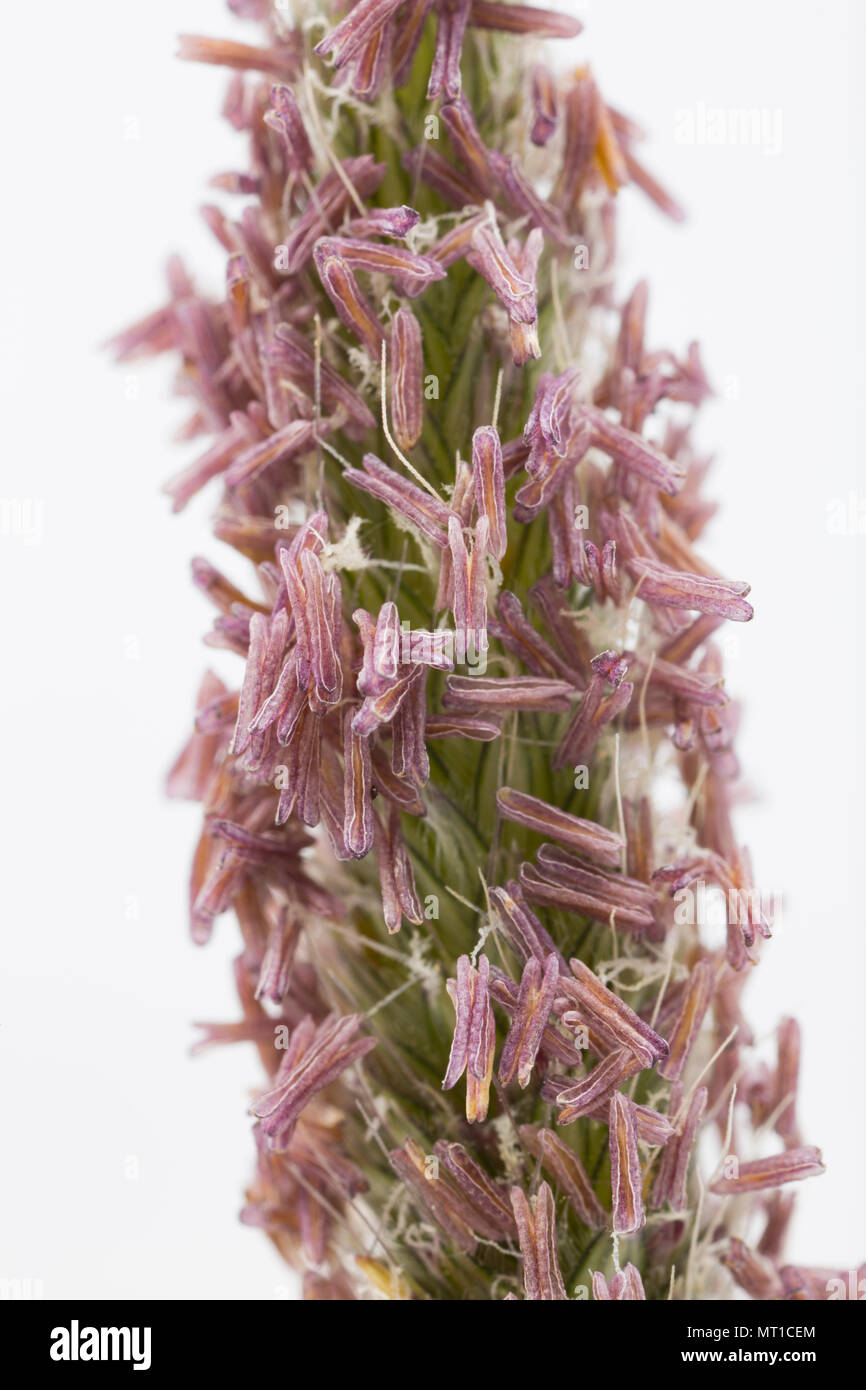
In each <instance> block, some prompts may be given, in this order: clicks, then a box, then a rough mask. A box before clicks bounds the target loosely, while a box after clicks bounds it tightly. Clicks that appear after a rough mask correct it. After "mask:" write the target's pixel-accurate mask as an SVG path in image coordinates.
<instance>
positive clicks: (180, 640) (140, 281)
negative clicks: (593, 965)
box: [0, 0, 866, 1298]
mask: <svg viewBox="0 0 866 1390" xmlns="http://www.w3.org/2000/svg"><path fill="white" fill-rule="evenodd" d="M568 8H572V6H570V5H569V6H568ZM573 8H574V10H575V11H576V12H577V13H578V14H580V15H581V16H582V17H583V18H584V19H585V20H586V22H587V28H586V32H585V34H584V35H583V36H581V38H579V39H578V40H577V41H576V42H575V44H574V45H573V46H571V47H570V50H568V59H569V61H570V62H575V63H576V62H578V61H585V60H586V59H587V58H588V59H589V61H591V63H592V65H593V67H594V70H595V73H596V76H597V78H598V80H599V82H600V85H601V88H602V91H603V92H604V94H605V95H606V97H607V98H608V100H610V101H611V102H613V103H614V104H617V105H619V106H620V107H621V108H624V109H625V110H627V111H629V112H630V113H632V114H634V115H636V116H637V117H639V118H640V119H641V121H642V122H644V123H645V124H646V126H647V128H648V129H649V130H650V132H651V137H652V138H651V142H650V143H649V144H648V146H647V150H646V159H647V162H648V164H650V166H651V167H652V168H653V169H654V171H655V172H656V173H657V174H658V175H659V176H661V177H662V178H663V179H664V181H665V182H666V183H667V184H668V185H669V186H670V187H671V188H672V189H674V190H675V191H676V192H677V193H678V195H679V196H681V198H682V199H683V201H684V202H685V203H686V204H687V206H688V208H689V211H690V214H691V216H690V221H689V223H688V225H687V226H686V227H685V228H677V227H673V226H672V225H670V224H668V223H667V222H665V221H664V220H663V219H662V218H661V217H660V216H659V215H658V214H656V213H655V212H654V211H653V210H652V209H651V208H648V207H647V206H646V205H645V203H644V201H643V199H642V198H641V197H640V195H638V194H636V193H632V194H626V195H625V196H624V198H623V204H624V211H623V218H624V222H623V237H622V251H623V255H624V262H623V272H622V274H623V279H622V282H621V284H622V288H623V289H626V288H628V287H629V286H630V284H631V283H632V281H633V280H634V279H636V278H637V277H638V276H639V275H643V274H646V275H648V276H649V278H650V279H651V282H652V286H653V295H652V312H651V334H650V336H651V339H652V341H653V342H654V343H655V344H657V345H659V346H661V345H670V346H673V347H677V348H679V347H683V346H685V344H686V342H687V341H688V340H689V339H690V338H692V337H698V338H699V339H700V340H701V341H702V343H703V344H704V347H705V352H706V361H707V364H708V367H709V370H710V373H711V376H712V377H713V379H714V380H715V382H716V384H717V386H719V388H720V396H719V399H718V401H717V402H716V403H715V404H714V405H713V406H712V407H711V408H710V410H708V411H707V417H706V420H705V422H704V427H703V435H702V439H703V441H704V442H705V443H706V444H707V445H708V446H710V445H712V446H713V447H717V448H718V453H719V462H718V464H717V466H716V468H715V469H714V471H713V473H712V477H711V491H712V492H713V494H714V495H716V496H718V497H719V498H720V500H721V502H722V504H723V508H722V512H721V515H720V518H719V519H718V521H717V522H716V523H714V525H713V529H712V532H711V535H710V544H709V553H710V556H711V558H712V559H713V560H714V561H715V562H716V563H718V564H719V565H720V567H722V568H723V569H724V570H725V572H726V573H728V574H730V575H731V576H732V577H735V578H748V579H749V580H750V581H751V582H752V585H753V595H752V597H753V599H754V602H755V605H756V609H757V618H756V621H755V622H754V623H753V624H752V625H751V626H750V627H749V628H748V629H745V630H743V629H738V634H737V635H738V636H739V638H740V643H739V650H738V652H736V653H734V656H733V659H729V663H728V667H729V679H728V683H729V687H730V688H731V689H732V690H733V691H734V693H735V694H737V695H738V696H741V697H743V698H744V699H745V702H746V705H747V715H746V719H745V723H744V726H743V729H742V734H741V738H740V744H739V747H740V752H741V755H742V760H743V763H744V765H745V767H746V769H747V772H748V777H749V781H750V783H751V784H752V786H753V787H754V789H755V790H756V792H758V793H760V796H761V798H762V799H761V800H760V801H759V802H757V803H756V804H754V805H752V806H750V807H748V808H746V809H744V811H743V813H742V814H741V817H740V821H739V825H740V827H741V831H742V834H743V837H744V838H747V839H748V841H749V843H750V845H751V847H752V850H753V854H754V857H755V862H756V867H757V872H758V879H759V882H760V883H761V884H762V886H763V887H764V888H765V889H766V890H767V891H768V892H774V891H780V890H784V892H785V902H786V912H785V918H784V928H783V931H782V933H781V935H780V937H779V939H778V940H777V941H776V942H774V943H773V944H772V945H771V947H770V949H769V950H768V951H767V952H766V954H765V958H764V963H763V964H762V967H761V970H760V971H759V972H758V974H757V976H756V978H755V980H754V983H753V985H752V987H751V991H750V995H749V999H750V1009H751V1014H752V1017H753V1018H754V1020H755V1022H756V1025H757V1028H758V1031H759V1032H760V1033H761V1034H762V1035H763V1034H768V1033H769V1030H770V1029H771V1027H772V1025H773V1023H774V1021H775V1019H776V1018H777V1017H778V1015H779V1014H780V1013H782V1012H794V1013H796V1014H797V1015H798V1016H799V1017H800V1019H801V1020H802V1023H803V1025H804V1029H805V1036H806V1054H805V1064H804V1075H803V1082H802V1099H801V1113H802V1115H803V1117H804V1127H805V1131H806V1138H807V1139H808V1140H809V1141H812V1142H816V1143H821V1144H822V1145H823V1149H824V1154H825V1158H826V1161H827V1163H828V1168H829V1172H828V1173H827V1175H826V1176H824V1177H822V1178H821V1179H819V1180H817V1181H814V1182H812V1183H810V1184H808V1185H807V1186H806V1187H805V1188H804V1189H802V1199H801V1204H800V1215H799V1218H798V1222H797V1226H796V1230H795V1233H794V1239H793V1242H792V1246H791V1256H792V1257H793V1258H795V1259H797V1260H799V1261H802V1262H813V1263H818V1264H822V1265H836V1266H842V1267H845V1268H847V1267H850V1266H851V1265H852V1264H855V1263H858V1262H859V1261H860V1260H861V1259H862V1258H863V1257H864V1256H866V1222H864V1201H863V1154H864V1137H866V1136H864V1089H866V1087H864V1068H866V1058H864V1055H863V1050H862V1043H861V1039H862V1015H861V1007H862V1006H861V1000H862V996H863V988H864V975H866V971H864V918H863V907H862V892H861V882H860V869H861V864H862V857H863V853H864V789H863V788H864V773H866V759H864V756H863V754H864V749H863V736H862V724H861V720H860V718H859V717H858V715H859V710H860V708H861V707H862V704H863V672H862V666H861V669H860V671H859V676H858V664H857V663H858V650H859V653H862V644H863V635H864V634H863V627H862V607H861V610H860V613H859V622H860V626H859V630H858V607H857V583H858V577H859V582H860V586H861V587H860V597H861V603H862V594H863V555H864V547H866V536H858V535H856V534H847V535H834V534H830V533H828V531H827V526H826V521H827V508H828V504H831V503H832V501H833V499H847V497H848V494H849V493H851V492H853V493H855V494H857V493H859V496H860V498H861V500H862V499H864V498H866V480H864V475H863V466H862V446H863V405H862V397H863V328H862V325H863V320H864V295H863V279H862V261H861V259H860V248H861V247H862V246H863V245H864V242H866V238H864V232H866V227H864V216H863V203H862V195H863V166H864V159H863V156H864V132H866V120H864V111H863V95H862V86H861V84H860V83H859V81H857V80H855V73H857V74H859V71H860V70H861V69H862V63H863V57H864V43H863V6H862V5H859V4H855V3H851V4H850V5H848V4H845V3H843V0H832V3H826V2H825V3H824V4H823V5H822V6H821V7H819V8H816V7H815V6H814V5H812V4H808V5H807V4H805V3H802V0H725V3H724V4H716V3H702V4H700V5H696V4H694V0H654V3H652V4H647V3H646V0H590V3H588V4H584V5H582V6H574V7H573ZM10 31H11V32H10ZM177 31H188V32H199V33H210V34H230V33H237V32H240V33H242V34H244V33H245V34H247V35H249V34H250V32H251V31H250V30H249V29H248V28H247V26H241V25H239V24H238V22H237V21H235V20H234V19H233V17H232V16H230V15H228V14H227V13H225V12H224V10H223V7H222V5H221V4H219V3H218V0H171V3H169V2H168V0H159V2H158V3H157V2H156V0H152V3H150V4H149V5H136V6H126V5H124V6H120V5H117V4H114V3H108V0H91V3H90V4H88V5H86V6H78V5H69V4H67V3H59V0H51V2H50V3H46V4H41V5H38V6H35V5H27V6H18V7H15V8H14V9H13V11H12V12H11V13H10V15H9V16H7V32H9V33H10V42H9V44H8V48H7V53H8V54H9V55H10V63H9V67H8V68H7V71H6V74H5V77H4V82H3V84H2V91H0V100H2V104H3V111H2V124H0V128H2V130H3V132H4V136H5V144H6V148H5V153H4V159H3V165H2V171H3V185H4V191H5V195H6V196H5V199H4V203H5V214H4V218H3V223H2V226H3V241H4V252H3V266H4V277H3V309H4V313H3V334H2V339H3V341H2V351H3V369H2V373H0V380H2V384H3V390H4V397H5V398H4V403H3V406H4V408H3V476H2V485H0V496H2V497H4V498H6V499H31V500H33V501H35V502H37V503H41V504H42V506H43V509H44V511H43V523H42V535H41V538H40V541H39V543H36V544H30V543H28V542H27V540H26V538H25V537H24V536H22V535H16V534H4V535H2V536H0V583H2V594H3V604H2V610H3V611H2V619H0V621H2V636H0V651H2V653H3V658H4V661H5V672H4V680H3V684H2V696H3V717H2V724H0V727H2V731H3V733H2V737H3V757H2V808H3V817H4V825H3V833H2V845H3V850H4V872H3V879H2V886H3V894H2V897H3V904H2V906H3V924H4V935H5V944H4V950H3V980H2V994H0V1054H2V1055H0V1065H2V1075H3V1082H2V1086H3V1102H2V1103H3V1118H4V1142H3V1144H2V1148H0V1155H2V1171H0V1207H2V1211H0V1277H3V1278H15V1277H17V1278H21V1279H27V1278H30V1279H34V1280H36V1279H38V1280H41V1281H42V1289H43V1292H44V1294H45V1296H46V1297H65V1296H81V1297H101V1296H116V1297H121V1298H129V1297H139V1296H141V1297H145V1296H151V1297H153V1296H156V1297H165V1298H189V1297H205V1298H212V1297H223V1298H274V1297H285V1296H287V1294H288V1292H289V1290H290V1289H291V1288H292V1287H293V1284H292V1281H291V1278H290V1276H288V1275H287V1274H286V1272H285V1270H284V1268H283V1266H282V1265H281V1263H280V1262H279V1261H278V1259H277V1258H276V1256H275V1255H273V1254H272V1253H271V1251H270V1248H269V1246H268V1244H267V1242H266V1241H265V1240H264V1238H263V1237H262V1236H261V1235H260V1234H258V1233H257V1232H254V1231H249V1230H246V1229H244V1228H242V1227H240V1226H239V1225H238V1224H237V1223H236V1219H235V1215H236V1211H237V1209H238V1207H239V1205H240V1203H241V1200H242V1189H243V1185H244V1182H245V1180H246V1179H247V1177H248V1175H249V1172H250V1169H251V1160H252V1145H251V1142H250V1137H249V1133H248V1129H249V1121H248V1119H247V1118H246V1116H245V1108H246V1103H247V1096H248V1091H247V1087H248V1086H249V1085H250V1084H251V1083H254V1082H255V1080H256V1079H257V1076H258V1064H257V1059H256V1057H255V1056H254V1054H253V1053H252V1051H251V1050H249V1051H248V1050H246V1049H237V1050H233V1049H225V1050H220V1051H214V1052H212V1053H210V1054H208V1055H207V1056H205V1057H204V1058H201V1059H199V1060H197V1061H191V1060H189V1058H188V1056H187V1049H188V1046H189V1043H190V1041H191V1038H192V1030H191V1027H190V1021H191V1019H193V1018H203V1019H226V1018H231V1017H234V1016H235V1014H234V1005H233V1002H232V990H231V980H230V961H231V957H232V954H233V951H234V949H235V940H234V938H233V928H232V926H231V924H230V922H229V920H228V919H224V920H223V921H222V922H221V923H220V924H219V926H218V929H217V934H216V939H215V941H214V942H213V943H212V945H211V946H210V947H209V948H208V949H206V950H204V951H202V950H196V949H195V948H193V947H192V946H191V945H190V944H188V941H187V937H186V925H185V919H184V911H183V907H184V893H185V883H186V873H187V862H188V857H189V852H190V849H191V846H192V843H193V837H194V834H195V828H196V824H197V814H198V813H197V810H196V809H195V808H191V807H186V806H181V805H177V804H173V803H168V804H167V803H166V802H165V801H164V799H163V795H162V790H161V779H162V775H163V772H164V769H165V768H166V766H167V764H168V763H169V762H170V760H171V757H172V756H173V753H174V751H175V749H176V747H177V746H178V744H179V742H180V740H181V739H182V737H183V736H184V735H185V732H186V730H187V727H188V723H189V716H190V711H191V708H192V703H193V698H194V694H195V689H196V686H197V682H198V679H199V674H200V672H201V670H202V668H203V666H204V664H205V662H206V661H207V660H208V659H209V658H210V659H211V660H212V659H213V654H210V653H208V652H206V651H205V650H204V649H203V648H202V647H201V645H200V637H201V634H202V633H203V631H204V629H205V627H206V626H207V625H209V621H210V615H209V613H208V610H207V607H206V604H205V603H204V601H203V600H202V599H201V598H200V597H198V596H197V595H196V594H195V593H194V592H193V590H192V588H191V585H190V583H189V579H188V562H189V557H190V556H191V555H192V554H193V553H206V554H208V555H209V556H211V558H213V559H215V560H218V561H220V562H223V558H224V557H222V556H221V555H220V553H219V552H220V551H221V550H223V549H224V547H220V546H219V545H218V544H217V543H216V542H213V541H210V540H209V539H208V531H207V517H208V512H209V509H210V507H211V506H212V503H213V498H212V497H207V498H205V499H204V500H203V501H202V502H201V503H200V505H199V506H197V507H193V508H192V509H191V510H190V511H189V512H188V513H185V514H184V515H183V516H182V517H180V518H174V519H173V518H171V517H170V515H169V511H168V505H167V502H166V501H165V499H164V498H163V497H161V496H160V493H159V487H160V484H161V483H162V481H163V480H164V479H165V478H166V477H167V476H168V475H169V474H171V473H173V472H174V471H175V470H176V469H177V468H178V467H179V466H180V464H181V463H182V462H183V461H184V460H185V459H186V458H188V457H189V450H188V446H187V448H186V449H182V448H180V447H178V446H176V445H175V444H173V443H172V442H171V439H170V435H171V431H172V430H173V429H174V428H175V427H176V426H177V425H179V423H180V422H181V420H182V418H183V407H182V405H181V404H178V403H177V402H169V401H168V399H167V396H168V386H169V382H170V372H169V369H168V367H167V366H166V365H165V364H161V363H160V364H158V365H155V366H152V367H151V366H148V367H146V368H138V367H136V370H135V371H134V372H132V373H130V372H128V371H117V370H113V369H111V368H110V366H109V364H108V363H107V361H106V359H105V357H104V356H103V355H101V354H100V352H99V344H100V342H101V341H102V340H103V339H104V338H106V337H107V336H108V335H109V334H110V333H111V332H113V331H115V330H116V328H117V327H118V326H120V325H124V324H125V323H126V322H128V321H129V320H130V319H133V318H135V317H137V316H139V315H140V314H142V313H144V312H146V311H148V310H150V309H151V308H152V307H154V306H156V305H157V304H158V303H160V302H161V299H162V284H161V279H160V273H159V268H160V265H161V264H162V262H163V261H164V259H165V257H166V255H167V254H168V252H169V251H170V250H172V249H178V250H180V251H181V252H182V253H184V254H185V255H187V256H188V258H189V263H190V264H191V266H193V267H194V268H196V269H197V271H198V272H199V273H200V278H201V282H202V284H203V285H204V286H205V287H210V288H216V287H217V286H218V285H219V283H220V273H221V264H222V255H221V252H220V251H219V249H218V248H217V247H216V244H215V243H212V242H211V240H210V237H209V235H208V234H207V233H206V232H205V231H204V230H203V228H202V226H201V225H200V223H199V221H198V219H197V215H196V211H195V209H196V207H197V206H198V204H199V203H200V202H202V201H208V200H211V201H219V196H217V197H216V198H214V195H212V194H211V193H208V192H207V191H206V189H205V183H206V179H207V177H208V176H210V175H211V174H212V173H214V172H216V171H218V170H220V169H225V168H239V167H242V165H241V163H240V161H241V158H242V146H241V143H240V142H239V140H238V137H236V136H234V135H233V134H232V133H231V131H230V130H229V129H228V127H227V126H225V125H224V124H223V123H222V122H221V121H220V120H219V118H218V116H217V110H218V106H219V102H220V98H221V93H222V90H223V88H224V84H225V75H224V74H223V73H220V72H218V71H215V70H212V69H206V68H198V67H193V66H190V65H187V64H181V63H178V62H176V61H175V60H174V58H173V56H172V55H173V52H174V47H175V45H174V36H175V33H176V32H177ZM701 104H703V107H704V108H713V107H720V108H723V109H725V110H736V109H738V108H757V109H762V110H765V111H766V112H768V113H770V114H769V115H768V118H767V119H768V120H773V119H778V117H775V116H774V113H776V112H779V113H781V121H782V145H781V150H780V151H778V152H775V153H773V152H772V151H771V150H768V149H765V148H763V147H762V146H761V144H757V145H747V146H743V145H734V144H730V143H729V144H726V145H714V146H710V145H707V144H699V143H694V144H685V143H682V142H681V141H680V140H678V139H677V138H676V137H677V132H678V131H679V132H680V133H682V130H683V128H684V127H683V123H682V120H683V118H682V113H683V112H684V111H685V112H691V113H692V114H693V115H694V116H695V119H696V120H698V121H699V120H700V108H701ZM678 113H679V115H678ZM678 121H679V124H678ZM7 530H8V528H7ZM861 660H862V658H861ZM217 665H220V662H219V661H217ZM231 668H232V664H231V661H230V662H229V669H231ZM222 669H225V664H224V663H223V666H222ZM130 1160H135V1162H137V1165H138V1173H139V1176H138V1177H137V1178H134V1177H133V1178H131V1177H129V1176H128V1174H129V1173H130V1171H133V1167H134V1165H131V1163H130Z"/></svg>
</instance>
